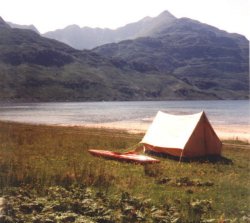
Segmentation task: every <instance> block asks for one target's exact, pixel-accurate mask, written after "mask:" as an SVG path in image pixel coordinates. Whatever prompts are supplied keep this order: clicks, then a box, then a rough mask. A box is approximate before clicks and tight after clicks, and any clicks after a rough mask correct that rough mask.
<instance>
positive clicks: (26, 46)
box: [0, 13, 249, 102]
mask: <svg viewBox="0 0 250 223" xmlns="http://www.w3.org/2000/svg"><path fill="white" fill-rule="evenodd" d="M162 15H167V13H163V14H162ZM144 20H149V21H151V22H152V21H153V20H154V19H150V18H146V19H144ZM163 20H164V19H163ZM166 20H168V19H166ZM154 21H155V20H154ZM150 24H152V23H150ZM156 24H158V23H156ZM161 24H163V23H162V22H161ZM148 30H151V31H150V32H152V33H151V34H150V36H147V37H139V38H136V39H131V40H125V41H121V42H119V43H112V44H106V45H103V46H100V47H97V48H95V49H94V50H76V49H74V48H72V47H70V46H68V45H66V44H64V43H61V42H58V41H56V40H52V39H48V38H45V37H43V36H41V35H39V34H37V33H36V32H34V31H32V30H28V29H17V28H11V27H10V25H8V24H7V23H6V22H5V21H4V20H3V19H2V18H0V80H1V82H0V101H1V102H6V101H20V102H31V101H102V100H105V101H114V100H120V101H121V100H186V99H188V100H192V99H199V100H201V99H247V98H249V86H248V84H249V76H248V71H249V64H248V60H249V55H248V52H249V42H248V40H246V38H244V37H243V36H241V35H238V34H229V33H226V32H224V31H221V30H218V29H217V28H215V27H211V26H208V25H206V24H202V23H200V22H197V21H194V20H190V19H186V18H182V19H176V18H174V19H173V20H172V21H171V22H169V21H165V25H162V26H157V25H155V28H154V26H153V25H152V27H151V28H150V29H144V30H143V31H141V32H142V33H146V32H149V31H148ZM153 30H154V31H153ZM148 35H149V34H148Z"/></svg>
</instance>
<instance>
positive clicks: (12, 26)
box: [7, 22, 39, 34]
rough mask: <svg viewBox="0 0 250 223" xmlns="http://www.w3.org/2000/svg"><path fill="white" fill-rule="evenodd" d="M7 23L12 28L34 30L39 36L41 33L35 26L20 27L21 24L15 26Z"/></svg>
mask: <svg viewBox="0 0 250 223" xmlns="http://www.w3.org/2000/svg"><path fill="white" fill-rule="evenodd" d="M7 23H8V25H9V26H10V27H11V28H17V29H30V30H33V31H34V32H36V33H38V34H39V31H38V30H37V28H36V27H35V26H34V25H19V24H15V23H12V22H7Z"/></svg>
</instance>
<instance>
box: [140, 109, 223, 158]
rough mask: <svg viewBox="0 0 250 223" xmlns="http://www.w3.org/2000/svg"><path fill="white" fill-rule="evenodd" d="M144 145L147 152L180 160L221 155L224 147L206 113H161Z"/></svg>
mask: <svg viewBox="0 0 250 223" xmlns="http://www.w3.org/2000/svg"><path fill="white" fill-rule="evenodd" d="M141 143H142V144H143V145H144V147H145V149H146V150H151V151H154V152H159V153H167V154H170V155H173V156H180V157H200V156H206V155H220V154H221V147H222V143H221V141H220V139H219V138H218V136H217V135H216V133H215V132H214V130H213V128H212V126H211V124H210V123H209V121H208V119H207V116H206V115H205V113H204V112H200V113H197V114H193V115H171V114H167V113H164V112H161V111H159V112H158V113H157V115H156V116H155V118H154V120H153V122H152V124H151V126H150V127H149V129H148V130H147V132H146V134H145V136H144V137H143V139H142V141H141Z"/></svg>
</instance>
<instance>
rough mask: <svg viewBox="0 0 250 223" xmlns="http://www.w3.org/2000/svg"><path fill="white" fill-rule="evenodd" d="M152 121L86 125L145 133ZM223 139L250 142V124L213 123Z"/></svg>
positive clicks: (88, 125)
mask: <svg viewBox="0 0 250 223" xmlns="http://www.w3.org/2000/svg"><path fill="white" fill-rule="evenodd" d="M150 124H151V123H148V122H145V123H144V122H132V121H131V122H129V121H121V122H109V123H98V124H86V125H84V126H86V127H95V128H110V129H120V130H126V131H128V132H130V133H145V132H146V131H147V129H148V127H149V126H150ZM212 126H213V128H214V130H215V132H216V134H217V135H218V136H219V138H220V139H221V140H241V141H245V142H248V143H250V126H248V125H212Z"/></svg>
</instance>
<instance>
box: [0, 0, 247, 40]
mask: <svg viewBox="0 0 250 223" xmlns="http://www.w3.org/2000/svg"><path fill="white" fill-rule="evenodd" d="M164 10H168V11H169V12H171V13H172V14H173V15H174V16H176V17H178V18H180V17H188V18H191V19H196V20H199V21H200V22H204V23H207V24H210V25H213V26H216V27H218V28H220V29H223V30H226V31H228V32H237V33H240V34H243V35H245V36H246V37H247V38H248V39H250V0H0V16H1V17H2V18H3V19H4V20H6V21H10V22H14V23H17V24H22V25H24V24H25V25H28V24H34V25H35V26H36V28H37V29H38V30H39V31H40V32H41V33H44V32H46V31H52V30H55V29H59V28H64V27H66V26H68V25H71V24H77V25H79V26H80V27H83V26H89V27H100V28H112V29H114V28H117V27H121V26H124V25H126V24H128V23H131V22H136V21H138V20H140V19H142V18H143V17H145V16H151V17H155V16H157V15H158V14H160V13H161V12H162V11H164Z"/></svg>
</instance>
